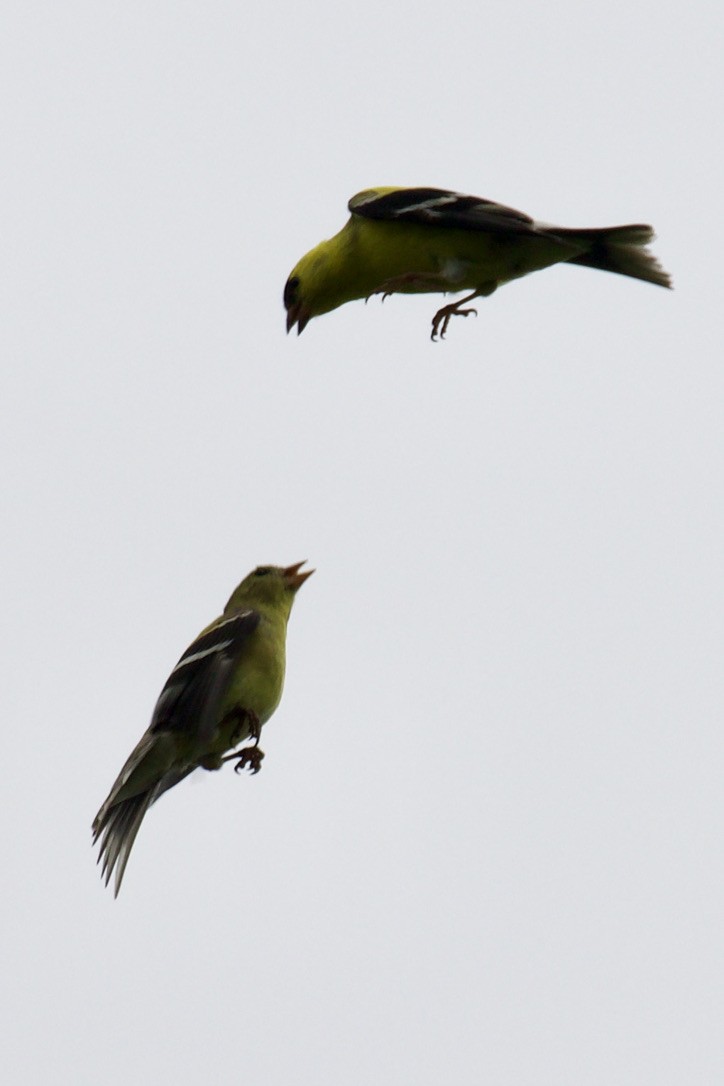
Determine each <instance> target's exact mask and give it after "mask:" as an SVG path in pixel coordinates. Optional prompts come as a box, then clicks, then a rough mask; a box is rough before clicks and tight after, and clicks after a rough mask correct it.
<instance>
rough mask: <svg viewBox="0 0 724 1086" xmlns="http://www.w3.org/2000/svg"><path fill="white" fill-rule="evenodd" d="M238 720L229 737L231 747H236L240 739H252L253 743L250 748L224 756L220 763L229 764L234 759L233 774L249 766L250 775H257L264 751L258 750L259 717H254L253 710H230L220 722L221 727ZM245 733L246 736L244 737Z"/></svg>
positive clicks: (259, 735)
mask: <svg viewBox="0 0 724 1086" xmlns="http://www.w3.org/2000/svg"><path fill="white" fill-rule="evenodd" d="M233 720H238V727H237V728H236V730H235V731H234V732H233V733H232V735H231V745H232V746H236V744H237V743H239V742H240V741H241V740H242V739H246V738H249V739H253V740H254V743H253V746H251V747H245V748H244V749H243V750H239V751H235V752H234V753H232V754H227V755H225V756H224V757H223V758H222V759H221V762H230V761H233V760H234V759H236V760H237V762H236V765H235V766H234V772H235V773H240V772H241V770H242V769H245V768H246V767H247V766H251V772H252V773H258V772H259V770H260V769H261V762H262V758H263V757H264V751H263V750H261V749H260V748H259V740H260V738H261V723H260V721H259V717H258V716H257V715H256V713H255V712H254V710H253V709H231V710H230V712H228V713H227V714H226V716H225V717H224V719H223V720H222V722H221V723H222V725H223V724H225V723H226V722H227V721H233ZM244 731H246V733H247V734H246V735H244V734H243V733H244Z"/></svg>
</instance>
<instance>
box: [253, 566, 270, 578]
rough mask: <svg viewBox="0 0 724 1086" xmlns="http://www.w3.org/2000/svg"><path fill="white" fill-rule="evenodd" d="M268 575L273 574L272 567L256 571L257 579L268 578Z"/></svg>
mask: <svg viewBox="0 0 724 1086" xmlns="http://www.w3.org/2000/svg"><path fill="white" fill-rule="evenodd" d="M267 573H271V567H270V566H259V568H258V569H255V570H254V576H255V577H266V575H267Z"/></svg>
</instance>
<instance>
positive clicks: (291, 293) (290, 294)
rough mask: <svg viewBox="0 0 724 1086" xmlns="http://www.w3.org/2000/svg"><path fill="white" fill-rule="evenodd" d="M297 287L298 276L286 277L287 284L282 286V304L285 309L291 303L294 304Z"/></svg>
mask: <svg viewBox="0 0 724 1086" xmlns="http://www.w3.org/2000/svg"><path fill="white" fill-rule="evenodd" d="M298 289H299V276H297V275H293V276H292V277H291V278H290V279H287V285H286V286H285V287H284V305H285V306H286V308H287V309H289V307H290V306H291V305H295V303H296V301H297V291H298Z"/></svg>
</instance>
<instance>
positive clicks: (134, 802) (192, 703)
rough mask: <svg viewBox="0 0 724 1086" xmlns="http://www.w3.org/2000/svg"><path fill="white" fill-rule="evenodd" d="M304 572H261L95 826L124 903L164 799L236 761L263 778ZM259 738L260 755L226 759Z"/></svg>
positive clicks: (199, 647)
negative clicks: (264, 742)
mask: <svg viewBox="0 0 724 1086" xmlns="http://www.w3.org/2000/svg"><path fill="white" fill-rule="evenodd" d="M303 565H304V562H297V564H296V565H293V566H287V567H286V568H285V569H282V568H280V567H279V566H258V567H257V568H256V569H255V570H253V572H251V573H250V574H249V576H248V577H245V578H244V580H243V581H242V582H241V584H240V585H239V586H238V587H237V588H236V589H235V590H234V592H233V593H232V595H231V598H230V600H229V602H228V603H227V605H226V607H225V608H224V612H223V614H222V615H221V616H220V617H219V618H217V619H216V620H215V621H214V622H212V623H211V625H210V626H207V627H206V629H205V630H202V631H201V633H200V634H199V636H198V637H197V638H196V640H195V641H194V642H193V644H192V645H189V647H188V648H187V649H186V652H185V653H184V654H183V656H182V657H181V659H180V660H179V662H178V663H177V664H176V667H175V668H174V669H173V671H172V672H171V674H170V676H169V678H168V680H167V682H166V685H165V686H164V688H163V690H162V691H161V694H160V696H159V699H158V701H157V702H156V708H155V709H154V711H153V716H152V718H151V723H150V725H149V727H148V730H147V732H146V733H145V735H143V736H142V738H141V740H140V741H139V743H138V745H137V746H136V748H135V750H134V751H133V753H132V754H131V756H130V757H129V759H128V761H127V762H126V764H125V765H124V767H123V769H122V770H121V772H120V775H119V777H118V780H117V781H116V783H115V784H114V785H113V787H112V788H111V791H110V794H109V796H108V798H107V799H106V801H105V803H104V804H103V806H102V807H101V809H100V811H99V812H98V814H97V815H96V817H95V821H94V822H93V843H94V844H95V842H96V841H97V840H98V838H99V837H100V838H102V840H101V847H100V853H99V856H98V860H99V861H100V860H101V859H103V875H104V876H105V881H106V885H108V882H109V880H110V877H111V875H112V874H113V871H114V869H115V872H116V883H115V896H116V897H117V896H118V891H119V890H120V888H121V882H122V881H123V873H124V871H125V869H126V864H127V863H128V857H129V854H130V851H131V848H132V846H133V842H134V840H135V838H136V834H137V833H138V830H139V827H140V825H141V822H142V821H143V816H144V815H145V813H146V811H147V810H148V808H149V807H150V806H151V804H152V803H155V801H156V800H157V799H158V797H159V796H160V795H161V794H162V793H163V792H166V791H167V790H168V789H169V788H173V786H174V785H175V784H178V782H179V781H181V780H183V778H184V777H186V776H188V774H189V773H191V772H192V771H193V770H194V769H197V768H198V767H201V768H203V769H219V768H220V767H221V765H222V763H223V762H225V761H228V760H229V759H236V760H237V765H236V767H235V768H236V769H237V770H239V769H242V768H243V767H244V766H251V768H252V771H253V772H254V773H256V772H257V771H258V770H259V766H260V763H261V759H262V758H263V757H264V754H263V752H262V751H261V750H260V749H259V746H258V743H259V736H260V734H261V727H262V725H263V724H265V723H266V721H267V720H268V719H269V717H270V716H271V715H272V713H273V712H274V710H275V709H276V707H277V705H278V704H279V700H280V698H281V695H282V687H283V685H284V666H285V646H286V635H287V621H288V619H289V613H290V611H291V609H292V603H293V601H294V595H295V593H296V592H297V590H298V589H299V588H300V587H301V585H302V584H304V582H305V581H306V579H307V577H311V575H312V573H313V572H314V570H306V571H304V572H300V570H301V567H302V566H303ZM249 738H252V739H254V745H253V746H251V747H245V748H244V749H243V750H241V751H237V752H236V753H235V754H227V753H226V752H227V751H229V750H231V749H232V748H233V747H236V746H238V744H239V743H241V742H242V741H243V740H245V739H249Z"/></svg>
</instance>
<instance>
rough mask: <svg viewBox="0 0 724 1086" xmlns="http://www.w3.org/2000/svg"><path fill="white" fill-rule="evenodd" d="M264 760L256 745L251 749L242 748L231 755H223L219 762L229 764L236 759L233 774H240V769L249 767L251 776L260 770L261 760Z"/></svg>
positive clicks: (259, 748) (261, 751)
mask: <svg viewBox="0 0 724 1086" xmlns="http://www.w3.org/2000/svg"><path fill="white" fill-rule="evenodd" d="M257 743H258V740H257ZM263 758H264V751H263V750H262V749H261V747H259V746H257V745H256V744H255V745H254V746H253V747H244V749H243V750H237V751H235V752H234V753H233V754H227V755H225V756H224V757H223V758H222V759H221V761H222V762H231V761H233V760H234V759H236V765H235V766H234V772H235V773H241V771H242V769H246V768H247V767H251V773H252V776H254V774H255V773H258V772H259V770H260V769H261V763H262V759H263Z"/></svg>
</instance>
